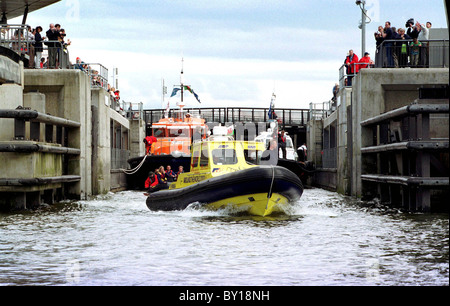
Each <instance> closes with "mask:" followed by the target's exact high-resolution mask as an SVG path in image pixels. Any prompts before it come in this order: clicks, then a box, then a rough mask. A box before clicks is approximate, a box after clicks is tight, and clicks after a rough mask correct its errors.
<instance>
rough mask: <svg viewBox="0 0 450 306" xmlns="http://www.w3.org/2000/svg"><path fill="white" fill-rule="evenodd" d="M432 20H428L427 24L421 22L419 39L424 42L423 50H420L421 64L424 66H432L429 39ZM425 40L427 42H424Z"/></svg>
mask: <svg viewBox="0 0 450 306" xmlns="http://www.w3.org/2000/svg"><path fill="white" fill-rule="evenodd" d="M431 26H432V24H431V22H429V21H428V22H427V23H426V25H424V24H421V25H420V27H421V31H420V33H419V41H420V42H422V50H421V52H420V59H419V61H420V65H421V66H422V67H429V66H430V59H429V57H428V56H429V54H430V44H429V42H428V41H427V40H429V39H430V29H431ZM424 40H425V42H424Z"/></svg>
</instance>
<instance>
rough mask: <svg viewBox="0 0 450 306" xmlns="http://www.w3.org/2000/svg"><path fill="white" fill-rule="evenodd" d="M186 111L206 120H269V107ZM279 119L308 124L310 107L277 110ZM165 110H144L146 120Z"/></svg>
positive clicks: (158, 116)
mask: <svg viewBox="0 0 450 306" xmlns="http://www.w3.org/2000/svg"><path fill="white" fill-rule="evenodd" d="M184 111H185V113H189V114H191V116H194V117H201V118H203V119H205V120H206V122H218V123H221V124H224V123H228V122H229V123H237V122H267V121H268V120H269V116H268V112H269V108H250V107H229V108H224V107H220V108H185V109H184ZM178 112H179V111H178V110H170V111H169V117H177V114H178ZM275 113H276V116H277V120H278V121H279V123H281V124H282V125H284V126H286V125H288V126H292V125H296V126H306V123H307V122H308V121H309V119H310V111H309V110H308V109H285V108H277V109H276V110H275ZM164 115H165V110H164V109H156V110H144V120H145V121H146V122H147V124H152V123H154V122H157V121H159V120H160V119H162V118H164Z"/></svg>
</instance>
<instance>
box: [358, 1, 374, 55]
mask: <svg viewBox="0 0 450 306" xmlns="http://www.w3.org/2000/svg"><path fill="white" fill-rule="evenodd" d="M355 3H356V5H357V6H359V8H360V9H361V25H360V26H359V28H360V29H361V57H363V56H364V53H366V24H369V23H370V21H371V20H370V18H369V16H367V10H366V1H365V0H362V1H359V0H357V1H356V2H355ZM366 17H367V18H369V21H368V22H366Z"/></svg>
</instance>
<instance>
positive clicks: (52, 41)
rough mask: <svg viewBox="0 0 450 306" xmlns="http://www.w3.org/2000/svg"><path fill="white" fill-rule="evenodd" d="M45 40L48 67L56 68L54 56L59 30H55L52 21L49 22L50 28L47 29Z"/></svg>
mask: <svg viewBox="0 0 450 306" xmlns="http://www.w3.org/2000/svg"><path fill="white" fill-rule="evenodd" d="M46 34H47V40H48V42H47V43H45V44H46V45H47V47H48V68H49V69H52V68H56V57H57V52H58V44H59V43H57V41H58V37H59V32H58V31H57V29H56V27H55V25H54V24H53V23H52V24H50V29H49V30H48V31H47V33H46Z"/></svg>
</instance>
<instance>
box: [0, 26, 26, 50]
mask: <svg viewBox="0 0 450 306" xmlns="http://www.w3.org/2000/svg"><path fill="white" fill-rule="evenodd" d="M33 42H34V40H33V36H32V35H31V34H30V33H29V32H28V28H27V25H23V24H2V25H0V46H2V47H5V48H9V49H11V50H14V51H15V52H17V53H18V54H20V55H27V54H28V53H29V50H30V45H31V44H32V43H33Z"/></svg>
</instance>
